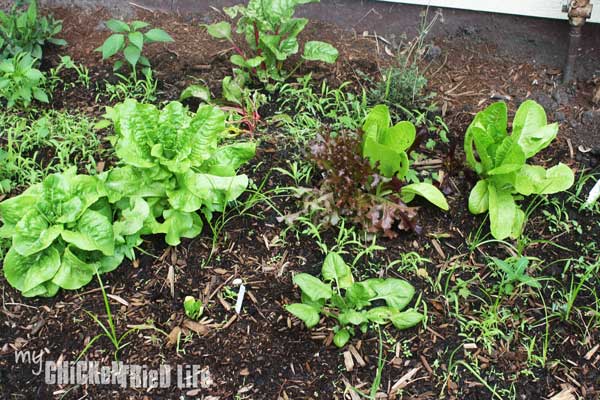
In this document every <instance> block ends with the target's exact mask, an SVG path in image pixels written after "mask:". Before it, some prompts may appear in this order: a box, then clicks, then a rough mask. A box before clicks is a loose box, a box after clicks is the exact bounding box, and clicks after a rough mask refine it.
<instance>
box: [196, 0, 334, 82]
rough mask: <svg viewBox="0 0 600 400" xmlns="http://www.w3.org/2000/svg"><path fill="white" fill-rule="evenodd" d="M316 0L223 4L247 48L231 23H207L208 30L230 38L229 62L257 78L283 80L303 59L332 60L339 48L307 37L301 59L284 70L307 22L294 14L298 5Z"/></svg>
mask: <svg viewBox="0 0 600 400" xmlns="http://www.w3.org/2000/svg"><path fill="white" fill-rule="evenodd" d="M318 1H319V0H249V2H248V5H246V6H244V5H241V4H239V5H236V6H233V7H228V8H225V9H224V11H225V13H226V14H227V15H228V16H229V17H230V18H232V19H234V18H238V17H239V18H238V20H237V22H236V32H237V33H238V34H240V35H241V36H242V37H243V38H244V39H245V41H246V45H247V51H246V50H244V49H243V48H242V47H244V46H241V45H238V44H237V43H236V41H235V39H234V37H233V34H232V27H231V24H230V23H228V22H225V21H223V22H218V23H216V24H213V25H208V26H207V31H208V33H209V34H210V35H211V36H212V37H214V38H216V39H220V40H227V41H228V42H230V43H231V44H232V45H233V47H234V49H235V51H236V54H234V55H232V56H231V58H230V60H231V63H232V64H234V65H235V66H237V67H239V68H240V71H239V72H243V73H244V74H246V75H248V76H256V77H258V79H259V80H260V81H263V82H267V81H269V80H275V81H282V80H285V79H286V78H287V77H288V76H289V75H291V73H293V72H294V71H295V70H296V69H297V68H298V67H299V66H300V65H301V63H302V62H303V61H322V62H326V63H330V64H332V63H334V62H335V61H336V60H337V57H338V51H337V49H336V48H335V47H333V46H332V45H330V44H329V43H325V42H320V41H309V42H307V43H306V44H305V45H304V49H303V52H302V59H301V61H300V62H299V63H298V64H297V65H296V66H295V67H294V69H293V70H292V72H291V73H287V72H285V71H284V69H283V68H284V65H283V64H284V63H285V61H286V60H288V59H289V58H290V57H291V56H293V55H295V54H297V53H298V52H299V50H300V44H299V42H298V35H299V34H300V32H302V30H303V29H304V27H305V26H306V24H307V23H308V19H306V18H294V12H295V9H296V7H297V6H298V5H300V4H306V3H317V2H318Z"/></svg>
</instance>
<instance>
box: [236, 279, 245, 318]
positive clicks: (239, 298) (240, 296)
mask: <svg viewBox="0 0 600 400" xmlns="http://www.w3.org/2000/svg"><path fill="white" fill-rule="evenodd" d="M236 281H238V279H236V280H235V281H233V284H234V285H235V284H236V283H238V282H236ZM239 285H240V290H238V294H237V300H236V302H235V312H236V313H237V314H239V313H240V311H242V303H243V302H244V295H245V294H246V286H244V284H243V283H242V282H241V279H239Z"/></svg>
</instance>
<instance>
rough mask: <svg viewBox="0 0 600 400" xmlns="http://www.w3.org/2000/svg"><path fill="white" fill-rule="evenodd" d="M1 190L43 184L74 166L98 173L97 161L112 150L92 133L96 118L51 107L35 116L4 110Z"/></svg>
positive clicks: (0, 122) (0, 114) (0, 134)
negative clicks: (41, 182)
mask: <svg viewBox="0 0 600 400" xmlns="http://www.w3.org/2000/svg"><path fill="white" fill-rule="evenodd" d="M0 126H1V127H2V130H0V142H1V143H2V148H0V182H5V183H4V184H3V185H2V186H3V189H2V190H0V192H5V193H7V192H9V191H11V190H13V189H20V188H23V187H26V186H29V185H33V184H36V183H39V182H40V181H41V180H42V179H43V178H44V177H46V176H47V175H49V174H52V173H56V172H64V171H66V170H68V169H69V168H71V167H73V166H77V167H78V169H79V170H82V171H85V172H86V173H88V174H95V173H96V166H97V163H96V160H99V159H102V158H103V157H105V156H108V155H109V154H110V153H109V152H108V151H105V150H103V149H102V146H101V142H100V138H99V137H98V136H97V135H93V134H90V132H92V131H93V127H94V121H93V120H90V119H89V118H88V117H87V116H85V115H83V114H69V113H66V112H60V111H54V110H48V111H45V112H43V113H41V115H40V116H39V118H37V119H35V120H32V119H31V118H28V117H24V116H20V115H15V114H12V113H9V112H0Z"/></svg>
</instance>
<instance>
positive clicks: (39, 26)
mask: <svg viewBox="0 0 600 400" xmlns="http://www.w3.org/2000/svg"><path fill="white" fill-rule="evenodd" d="M25 4H27V8H26V9H23V8H22V6H23V5H25ZM61 30H62V22H61V21H57V20H55V19H54V18H52V17H51V16H50V17H44V16H40V15H39V14H38V6H37V1H36V0H28V1H21V0H17V1H15V2H14V5H13V6H12V8H11V9H10V10H9V11H8V12H4V11H2V10H0V60H2V59H5V58H12V57H15V56H16V55H17V54H19V53H28V54H29V55H30V56H31V57H32V58H34V59H36V62H39V61H40V60H41V59H42V49H43V46H44V44H45V43H46V42H48V43H52V44H55V45H58V46H64V45H66V44H67V42H65V41H64V40H63V39H57V38H55V37H54V36H56V35H57V34H58V33H60V31H61Z"/></svg>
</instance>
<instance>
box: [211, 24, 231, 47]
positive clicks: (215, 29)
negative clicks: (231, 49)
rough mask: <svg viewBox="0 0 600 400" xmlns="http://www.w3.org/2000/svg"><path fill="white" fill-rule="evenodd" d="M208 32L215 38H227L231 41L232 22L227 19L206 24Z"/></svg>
mask: <svg viewBox="0 0 600 400" xmlns="http://www.w3.org/2000/svg"><path fill="white" fill-rule="evenodd" d="M205 26H206V31H207V32H208V34H209V35H210V36H212V37H214V38H215V39H227V40H229V41H230V42H231V41H232V40H233V39H232V37H231V24H230V23H228V22H225V21H222V22H217V23H216V24H212V25H205Z"/></svg>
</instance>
